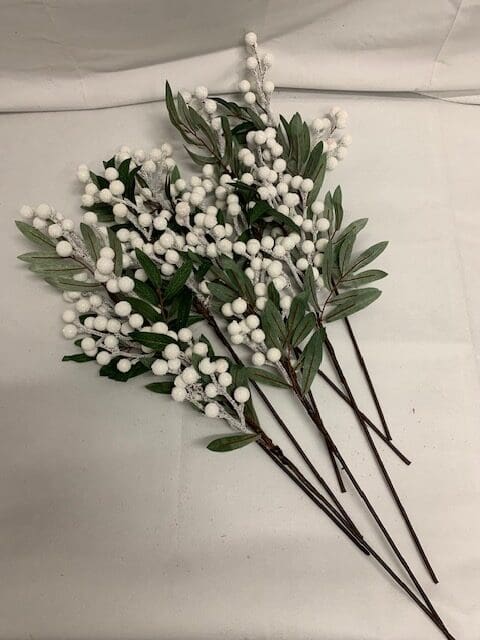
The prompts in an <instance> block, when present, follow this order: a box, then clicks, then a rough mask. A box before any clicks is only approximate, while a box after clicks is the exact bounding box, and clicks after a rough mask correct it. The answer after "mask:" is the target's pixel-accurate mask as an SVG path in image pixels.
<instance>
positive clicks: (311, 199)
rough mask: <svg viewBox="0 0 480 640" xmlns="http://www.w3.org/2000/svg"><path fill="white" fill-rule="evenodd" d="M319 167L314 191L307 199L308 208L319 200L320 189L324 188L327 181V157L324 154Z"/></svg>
mask: <svg viewBox="0 0 480 640" xmlns="http://www.w3.org/2000/svg"><path fill="white" fill-rule="evenodd" d="M318 164H319V166H318V170H317V177H316V178H315V180H314V182H313V189H312V190H311V191H310V193H309V194H308V197H307V206H308V207H309V206H310V205H311V204H312V203H313V202H315V200H316V199H317V196H318V194H319V193H320V189H321V188H322V185H323V181H324V179H325V171H326V169H327V156H326V154H323V155H322V156H321V158H320V160H319V163H318Z"/></svg>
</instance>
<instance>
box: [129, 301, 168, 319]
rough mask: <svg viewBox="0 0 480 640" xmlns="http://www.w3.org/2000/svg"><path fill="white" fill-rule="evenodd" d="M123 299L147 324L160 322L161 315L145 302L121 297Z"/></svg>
mask: <svg viewBox="0 0 480 640" xmlns="http://www.w3.org/2000/svg"><path fill="white" fill-rule="evenodd" d="M123 299H124V300H126V301H127V302H129V303H130V304H131V306H132V309H133V310H134V311H136V312H137V313H139V314H140V315H141V316H143V317H144V318H146V319H147V320H148V321H149V322H152V323H153V322H158V321H159V320H162V315H161V314H160V313H159V312H158V311H157V310H156V309H154V308H153V306H152V305H151V304H149V303H148V302H145V300H140V298H134V297H128V296H123Z"/></svg>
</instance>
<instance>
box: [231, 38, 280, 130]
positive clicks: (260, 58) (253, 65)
mask: <svg viewBox="0 0 480 640" xmlns="http://www.w3.org/2000/svg"><path fill="white" fill-rule="evenodd" d="M245 45H246V48H247V56H248V57H247V59H246V61H245V66H246V70H247V73H248V76H249V78H248V79H245V80H241V81H240V83H239V85H238V88H239V90H240V91H241V92H242V93H243V99H244V100H245V102H246V103H247V105H254V104H258V105H259V106H260V107H261V109H262V110H263V113H262V114H261V115H260V117H261V118H262V120H263V122H264V123H265V124H267V123H268V124H273V123H274V117H273V115H272V113H271V110H270V98H271V95H272V93H273V92H274V90H275V85H274V83H273V82H272V81H271V80H270V79H269V78H267V71H268V70H269V69H270V68H271V66H272V64H273V56H272V54H271V53H265V54H263V55H262V54H260V52H259V50H258V47H257V35H256V34H255V33H253V32H252V31H251V32H249V33H247V34H246V36H245Z"/></svg>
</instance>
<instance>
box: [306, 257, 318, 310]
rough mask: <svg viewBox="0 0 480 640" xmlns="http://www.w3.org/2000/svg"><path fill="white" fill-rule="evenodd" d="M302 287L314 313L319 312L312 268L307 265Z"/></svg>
mask: <svg viewBox="0 0 480 640" xmlns="http://www.w3.org/2000/svg"><path fill="white" fill-rule="evenodd" d="M304 285H305V291H306V293H307V295H308V299H309V301H310V304H311V306H312V307H313V308H314V309H315V310H316V311H320V308H319V306H318V300H317V285H316V284H315V279H314V277H313V268H312V266H311V265H309V266H308V269H307V270H306V271H305V278H304Z"/></svg>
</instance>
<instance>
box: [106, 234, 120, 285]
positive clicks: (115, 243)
mask: <svg viewBox="0 0 480 640" xmlns="http://www.w3.org/2000/svg"><path fill="white" fill-rule="evenodd" d="M107 231H108V242H109V244H110V248H111V249H113V251H114V252H115V258H114V261H113V264H114V270H113V271H114V273H115V275H116V276H117V277H118V276H121V275H122V268H123V255H122V244H121V242H120V240H119V239H118V238H117V234H116V233H115V231H113V230H112V229H110V228H108V229H107Z"/></svg>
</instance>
